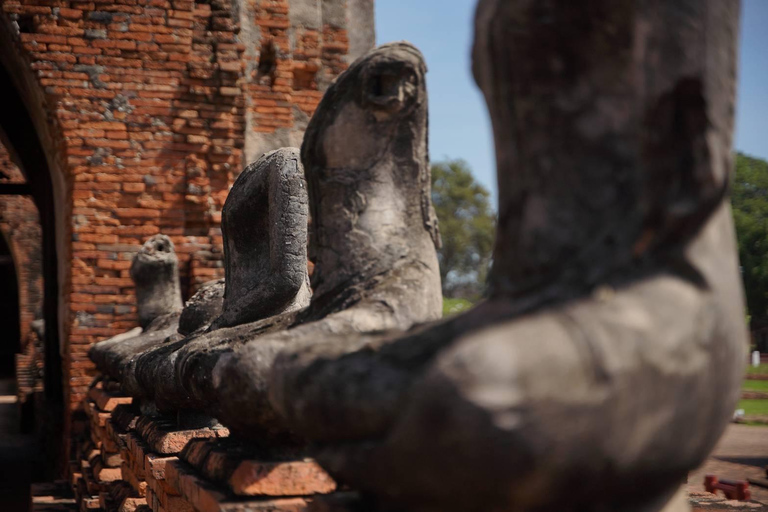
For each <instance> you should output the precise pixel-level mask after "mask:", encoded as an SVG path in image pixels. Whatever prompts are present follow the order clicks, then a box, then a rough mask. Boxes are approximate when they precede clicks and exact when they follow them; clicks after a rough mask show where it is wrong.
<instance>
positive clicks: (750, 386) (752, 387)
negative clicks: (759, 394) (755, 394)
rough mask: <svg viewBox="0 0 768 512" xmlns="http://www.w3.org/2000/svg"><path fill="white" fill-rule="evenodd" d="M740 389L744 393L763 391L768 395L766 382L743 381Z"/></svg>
mask: <svg viewBox="0 0 768 512" xmlns="http://www.w3.org/2000/svg"><path fill="white" fill-rule="evenodd" d="M741 389H743V390H744V391H763V392H766V393H768V380H745V381H744V382H743V383H742V385H741Z"/></svg>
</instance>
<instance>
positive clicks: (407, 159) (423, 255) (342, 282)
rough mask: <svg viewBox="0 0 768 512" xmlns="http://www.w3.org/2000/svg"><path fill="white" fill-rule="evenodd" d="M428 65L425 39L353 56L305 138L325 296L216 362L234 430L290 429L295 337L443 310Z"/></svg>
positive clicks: (222, 409) (401, 321)
mask: <svg viewBox="0 0 768 512" xmlns="http://www.w3.org/2000/svg"><path fill="white" fill-rule="evenodd" d="M425 73H426V66H425V65H424V61H423V57H422V55H421V53H420V52H419V51H418V50H417V49H416V48H415V47H413V46H412V45H410V44H408V43H394V44H388V45H383V46H380V47H378V48H376V49H374V50H372V51H371V52H370V53H368V54H367V55H366V56H364V57H362V58H361V59H359V60H358V61H356V62H355V63H354V64H352V66H350V68H349V69H348V70H347V71H346V72H345V73H343V74H342V75H341V76H340V77H339V78H338V79H337V81H336V82H335V83H334V84H333V85H332V86H331V87H330V88H329V89H328V91H327V92H326V94H325V96H324V97H323V100H322V101H321V103H320V105H319V106H318V108H317V110H316V112H315V114H314V116H313V118H312V120H311V121H310V123H309V126H308V127H307V131H306V134H305V138H304V143H303V145H302V161H303V162H304V167H305V169H306V175H307V184H308V187H309V199H310V208H311V212H312V226H311V228H312V231H311V234H312V236H311V241H312V244H311V247H312V256H313V258H314V262H315V272H314V274H313V276H312V281H313V283H312V284H313V288H314V291H315V294H314V296H313V298H312V302H311V303H310V305H309V307H308V308H307V309H306V310H304V311H301V312H299V314H298V315H297V319H296V321H295V322H294V324H293V326H292V327H291V328H290V329H288V330H286V331H282V332H275V333H271V334H266V335H263V336H260V337H257V338H255V339H252V340H249V341H247V342H246V343H245V344H243V345H240V346H236V347H234V350H233V351H232V352H228V353H226V354H224V355H223V356H222V357H221V358H220V359H219V360H218V361H217V362H216V365H215V367H214V369H213V372H212V377H213V378H212V380H210V381H209V382H211V383H212V384H213V388H214V389H213V393H212V396H213V397H215V400H213V401H214V402H215V403H216V404H217V407H218V408H219V412H218V414H217V417H218V418H219V420H220V421H221V422H222V423H224V424H225V425H227V426H228V427H229V428H230V430H232V431H233V432H236V433H238V434H240V435H244V436H245V435H247V436H249V437H252V438H257V437H258V436H260V435H261V434H262V433H263V432H265V431H270V430H271V431H274V432H280V431H281V430H284V429H285V426H284V424H283V423H282V420H281V419H280V418H279V417H277V416H276V415H275V413H274V411H273V409H272V407H271V406H270V404H269V402H268V401H267V393H268V376H269V371H270V368H271V364H272V362H273V361H274V357H275V355H276V354H277V352H278V351H279V350H280V349H281V348H282V347H283V346H285V344H286V343H303V344H307V345H314V344H317V345H322V344H323V343H325V342H326V341H328V340H332V339H335V338H337V337H339V336H346V335H352V336H353V337H357V336H358V335H359V334H360V333H364V332H376V331H381V330H386V329H408V328H409V327H410V326H412V325H413V324H414V323H418V322H423V321H428V320H434V319H437V318H439V317H440V316H441V313H442V294H441V289H440V273H439V267H438V263H437V255H436V252H435V244H436V243H438V240H439V238H438V234H437V222H436V219H435V216H434V212H433V209H432V204H431V199H430V174H429V159H428V151H427V94H426V86H425ZM182 381H183V382H185V383H186V382H189V379H183V380H182Z"/></svg>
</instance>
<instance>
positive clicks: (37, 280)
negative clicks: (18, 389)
mask: <svg viewBox="0 0 768 512" xmlns="http://www.w3.org/2000/svg"><path fill="white" fill-rule="evenodd" d="M0 182H3V183H23V182H24V177H23V176H22V174H21V171H20V170H19V168H18V167H17V166H16V165H15V164H14V163H13V162H12V161H11V159H10V156H9V154H8V150H7V149H6V148H5V146H3V145H2V144H0ZM0 236H4V237H5V239H6V241H7V242H8V245H9V247H10V250H11V253H12V256H13V263H14V266H15V269H16V278H17V280H18V290H19V327H20V338H21V339H20V342H21V348H22V350H23V349H24V346H23V344H24V342H25V340H27V339H28V337H29V332H30V324H31V323H32V321H33V320H35V319H36V318H40V315H41V310H42V305H43V278H42V260H41V258H42V247H41V243H42V232H41V228H40V219H39V216H38V213H37V207H36V206H35V203H34V202H33V201H32V199H31V198H30V197H28V196H14V195H0ZM3 314H9V312H3Z"/></svg>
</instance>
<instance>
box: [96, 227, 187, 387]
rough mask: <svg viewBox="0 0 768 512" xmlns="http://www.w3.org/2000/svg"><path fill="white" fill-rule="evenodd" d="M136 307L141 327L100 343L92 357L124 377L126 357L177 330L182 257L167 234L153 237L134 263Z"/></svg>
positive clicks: (101, 366) (109, 372)
mask: <svg viewBox="0 0 768 512" xmlns="http://www.w3.org/2000/svg"><path fill="white" fill-rule="evenodd" d="M130 275H131V278H132V279H133V282H134V286H135V289H136V309H137V311H138V316H139V324H140V325H141V327H137V328H136V329H132V330H131V331H128V332H126V333H122V334H118V335H117V336H114V337H112V338H110V339H108V340H104V341H102V342H99V343H96V344H95V345H94V346H93V347H91V350H90V352H89V356H90V358H91V359H92V360H93V361H94V362H95V363H96V366H97V367H98V368H99V369H100V370H101V371H102V372H104V373H105V374H107V375H109V376H111V377H113V378H116V379H120V377H121V375H122V373H121V370H122V367H123V364H124V361H125V359H126V358H130V357H131V355H132V354H133V353H134V352H135V351H136V350H142V349H143V348H145V347H147V346H151V345H154V344H157V343H160V342H162V340H164V339H165V338H166V337H168V336H169V335H172V334H173V333H175V332H176V329H177V328H178V324H179V315H180V313H181V309H182V302H181V290H180V288H179V260H178V258H177V257H176V251H175V250H174V247H173V242H172V241H171V239H170V238H168V237H167V236H165V235H154V236H152V237H150V238H149V239H148V240H147V241H146V242H145V243H144V245H142V247H141V248H140V249H139V251H138V252H137V253H136V255H135V256H134V258H133V261H132V263H131V269H130Z"/></svg>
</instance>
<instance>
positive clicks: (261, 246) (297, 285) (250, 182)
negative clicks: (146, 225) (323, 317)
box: [91, 149, 310, 396]
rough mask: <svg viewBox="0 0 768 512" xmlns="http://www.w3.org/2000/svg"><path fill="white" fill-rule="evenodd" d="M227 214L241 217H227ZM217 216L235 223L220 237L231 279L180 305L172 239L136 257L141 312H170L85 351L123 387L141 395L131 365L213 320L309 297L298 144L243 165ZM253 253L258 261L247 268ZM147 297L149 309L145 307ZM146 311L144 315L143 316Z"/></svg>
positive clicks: (274, 309)
mask: <svg viewBox="0 0 768 512" xmlns="http://www.w3.org/2000/svg"><path fill="white" fill-rule="evenodd" d="M233 212H235V213H236V215H235V217H236V218H241V219H242V220H243V221H242V222H237V220H232V215H233ZM223 218H224V219H225V221H224V222H225V225H226V224H227V222H228V223H229V225H231V226H234V229H230V230H227V229H225V236H224V240H225V244H227V248H226V249H225V254H224V256H225V263H226V264H227V265H226V266H227V268H228V269H229V271H228V274H229V277H230V281H231V283H233V284H232V285H231V286H229V287H227V286H226V284H225V280H224V279H220V280H218V281H212V282H209V283H206V284H205V285H203V286H202V287H201V288H200V290H198V292H197V293H196V294H195V295H194V296H193V297H192V298H191V299H190V300H189V301H188V302H187V303H186V305H185V307H184V309H183V310H181V311H179V310H180V309H181V298H180V294H179V290H178V289H179V286H178V261H177V259H176V256H175V253H174V252H173V244H172V243H171V241H170V240H169V239H168V238H167V237H165V236H162V235H158V236H157V237H153V238H152V239H150V240H149V241H148V242H147V243H146V244H145V246H144V248H142V250H141V251H140V252H139V255H138V256H137V257H136V260H135V262H134V266H133V267H132V268H136V269H139V270H138V271H136V272H133V271H132V275H134V274H135V276H136V277H135V281H136V286H137V298H138V299H139V311H140V317H142V318H144V317H146V318H148V317H149V313H150V312H157V311H160V308H159V305H161V304H171V303H172V304H173V305H174V306H173V309H172V313H171V308H170V307H169V313H168V314H166V315H164V316H161V317H160V319H159V320H155V322H154V323H153V324H149V325H148V326H147V328H145V329H144V330H143V331H142V332H139V333H134V334H137V335H134V336H126V335H121V337H120V338H119V339H114V338H113V339H110V340H106V341H103V342H100V343H97V344H96V345H94V347H93V348H92V349H91V358H92V359H93V360H94V361H95V362H96V363H97V365H98V366H99V368H100V369H101V370H102V371H103V372H105V373H107V374H108V375H110V376H112V377H114V378H116V379H118V380H120V382H121V384H122V386H123V388H124V389H125V391H127V392H128V393H131V394H133V395H135V396H141V388H140V387H139V385H138V383H137V381H136V375H135V371H134V370H135V365H136V363H137V361H138V359H139V357H140V356H141V355H142V354H144V352H146V351H148V350H151V349H153V348H155V347H161V348H165V347H167V346H169V345H173V342H174V341H178V340H179V339H183V338H184V336H185V335H191V334H192V333H194V332H202V331H204V330H205V329H206V328H208V327H209V326H210V325H211V323H212V322H213V321H214V320H215V321H217V322H221V323H227V322H229V321H235V322H236V321H237V320H238V318H240V317H242V316H243V315H245V319H246V320H247V319H251V318H261V317H263V316H269V315H271V314H277V313H283V312H287V311H292V310H295V309H298V308H301V307H302V306H305V305H306V304H307V303H308V301H309V296H310V291H309V282H308V276H307V256H306V245H307V194H306V186H305V185H304V177H303V172H302V169H301V166H300V163H299V155H298V150H291V149H284V150H279V151H275V152H272V153H269V154H267V155H264V156H263V157H262V158H261V159H260V160H259V161H257V162H255V163H254V164H252V165H250V166H248V167H247V168H246V169H245V170H244V171H243V172H242V173H241V175H240V176H239V177H238V179H237V180H236V182H235V184H234V185H233V188H232V191H231V193H230V196H229V197H228V199H227V202H226V204H225V208H224V212H223ZM161 246H162V247H161ZM254 258H256V260H258V261H259V265H257V266H249V263H250V262H252V261H253V260H254ZM169 265H170V266H171V268H170V269H167V268H166V267H167V266H169ZM249 268H250V269H251V271H250V274H249V270H248V269H249ZM137 278H138V279H137ZM145 282H147V283H149V284H151V286H150V285H149V284H148V285H147V289H144V288H143V283H145ZM166 288H167V289H169V290H175V293H176V294H177V300H175V301H169V300H165V301H163V300H159V299H158V297H166V296H168V292H167V290H166ZM146 301H148V302H149V305H150V307H144V306H143V304H144V303H145V302H146ZM142 308H143V309H142ZM144 310H146V311H147V313H145V314H143V316H142V313H141V312H142V311H144ZM254 315H255V317H254ZM233 319H234V320H233ZM177 331H178V332H177ZM126 338H129V339H126ZM101 361H109V364H108V365H103V364H101Z"/></svg>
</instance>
